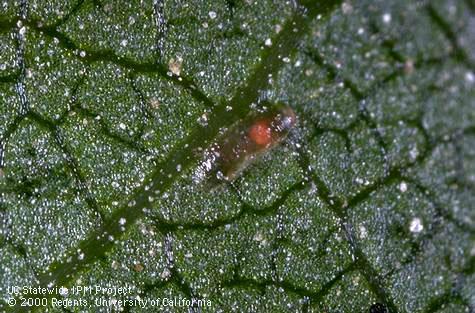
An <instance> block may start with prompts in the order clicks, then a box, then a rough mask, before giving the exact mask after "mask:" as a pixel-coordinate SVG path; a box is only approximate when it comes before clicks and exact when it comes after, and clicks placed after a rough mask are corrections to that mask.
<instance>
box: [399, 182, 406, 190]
mask: <svg viewBox="0 0 475 313" xmlns="http://www.w3.org/2000/svg"><path fill="white" fill-rule="evenodd" d="M399 190H400V191H401V192H406V191H407V184H406V182H401V183H400V184H399Z"/></svg>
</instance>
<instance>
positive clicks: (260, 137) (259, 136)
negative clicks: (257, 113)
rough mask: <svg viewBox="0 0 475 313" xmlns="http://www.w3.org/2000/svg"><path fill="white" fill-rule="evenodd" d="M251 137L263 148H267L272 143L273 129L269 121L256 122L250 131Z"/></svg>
mask: <svg viewBox="0 0 475 313" xmlns="http://www.w3.org/2000/svg"><path fill="white" fill-rule="evenodd" d="M249 137H250V138H251V140H252V141H254V142H255V143H257V144H258V145H261V146H267V145H268V144H270V143H271V141H272V136H271V128H270V125H269V122H268V121H265V120H260V121H257V122H255V123H254V124H253V125H252V126H251V128H250V129H249Z"/></svg>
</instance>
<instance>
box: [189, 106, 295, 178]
mask: <svg viewBox="0 0 475 313" xmlns="http://www.w3.org/2000/svg"><path fill="white" fill-rule="evenodd" d="M296 120H297V119H296V116H295V113H294V111H293V110H292V109H291V108H290V107H287V106H283V105H280V106H274V107H272V108H271V109H269V110H268V111H266V112H264V113H255V114H249V115H248V116H247V117H246V118H244V119H242V120H240V121H238V122H236V123H235V124H233V125H232V126H231V127H230V128H229V129H228V130H227V131H226V132H224V133H223V134H222V136H220V137H219V138H218V139H217V140H216V141H215V142H214V143H213V144H212V145H211V146H210V147H209V148H208V149H207V150H206V151H205V154H204V160H203V161H202V162H201V163H200V165H199V166H198V168H197V171H196V173H195V177H199V178H200V179H198V180H199V181H201V180H203V179H204V178H205V177H208V180H209V181H212V182H214V183H219V182H223V181H232V180H234V179H235V178H236V177H237V176H238V175H239V174H240V173H241V172H242V171H243V170H244V169H245V168H246V167H247V166H248V165H249V164H250V163H252V162H253V161H254V160H255V159H257V158H258V157H259V156H261V155H262V154H264V153H266V152H267V151H269V150H271V149H272V148H273V147H275V146H277V145H278V144H279V143H280V142H282V141H283V140H284V139H285V138H286V137H287V135H288V133H289V131H290V130H291V129H292V128H293V127H294V125H295V123H296Z"/></svg>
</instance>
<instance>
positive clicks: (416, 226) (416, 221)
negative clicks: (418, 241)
mask: <svg viewBox="0 0 475 313" xmlns="http://www.w3.org/2000/svg"><path fill="white" fill-rule="evenodd" d="M423 229H424V225H422V221H421V219H420V218H418V217H415V218H413V219H412V221H411V224H410V225H409V230H410V231H411V233H420V232H421V231H422V230H423Z"/></svg>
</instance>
